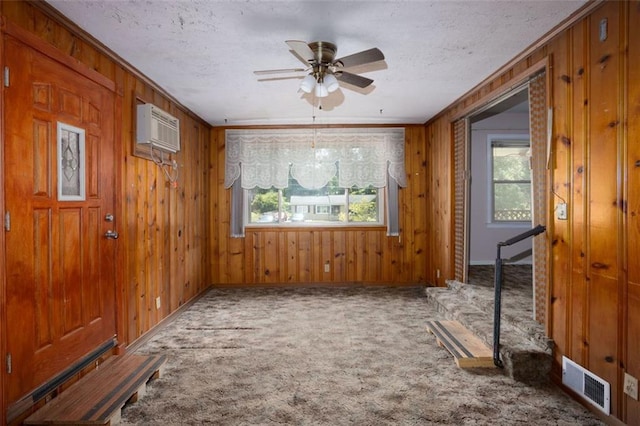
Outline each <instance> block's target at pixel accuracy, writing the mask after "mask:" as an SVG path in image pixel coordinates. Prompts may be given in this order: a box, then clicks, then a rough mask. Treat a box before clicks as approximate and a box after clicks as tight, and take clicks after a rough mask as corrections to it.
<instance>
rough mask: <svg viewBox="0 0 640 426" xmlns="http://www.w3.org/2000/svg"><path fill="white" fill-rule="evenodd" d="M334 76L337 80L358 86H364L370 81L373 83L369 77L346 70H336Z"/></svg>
mask: <svg viewBox="0 0 640 426" xmlns="http://www.w3.org/2000/svg"><path fill="white" fill-rule="evenodd" d="M336 78H337V79H338V80H339V81H342V82H344V83H348V84H352V85H354V86H357V87H360V88H365V87H367V86H369V85H370V84H371V83H373V80H371V79H370V78H367V77H363V76H361V75H358V74H352V73H350V72H346V71H341V72H336Z"/></svg>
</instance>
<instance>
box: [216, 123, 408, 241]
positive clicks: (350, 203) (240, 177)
mask: <svg viewBox="0 0 640 426" xmlns="http://www.w3.org/2000/svg"><path fill="white" fill-rule="evenodd" d="M225 151H226V152H225V160H226V162H225V187H227V188H231V190H232V192H231V207H232V208H231V211H232V213H231V234H232V236H235V237H242V236H244V226H245V225H255V224H260V225H261V226H265V225H266V226H287V225H289V226H291V225H304V226H344V225H374V226H379V225H382V224H385V223H386V224H387V234H388V235H399V224H398V187H404V186H406V173H405V170H404V129H397V128H375V129H365V128H343V129H337V128H329V129H265V130H253V129H251V130H235V129H233V130H231V129H230V130H227V131H226V146H225ZM385 200H387V202H386V203H385ZM385 207H386V215H385V210H383V208H385Z"/></svg>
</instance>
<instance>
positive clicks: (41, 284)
mask: <svg viewBox="0 0 640 426" xmlns="http://www.w3.org/2000/svg"><path fill="white" fill-rule="evenodd" d="M51 225H52V224H51V209H49V208H43V209H36V210H35V211H34V214H33V236H34V241H33V247H34V249H35V250H34V253H33V265H34V268H33V280H34V285H35V301H36V312H35V328H36V329H35V339H36V342H35V348H36V349H41V348H43V347H45V346H46V345H49V344H51V343H52V342H53V330H52V327H53V324H54V321H53V316H54V312H53V309H52V303H51V302H50V300H51V298H52V297H54V293H53V290H54V289H53V274H52V271H51V268H52V266H53V264H52V258H51V251H52V247H51V244H52V241H51V232H50V231H49V230H50V229H51Z"/></svg>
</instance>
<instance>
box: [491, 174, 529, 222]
mask: <svg viewBox="0 0 640 426" xmlns="http://www.w3.org/2000/svg"><path fill="white" fill-rule="evenodd" d="M493 191H494V192H493V193H494V209H493V220H495V221H530V220H531V183H495V184H494V186H493Z"/></svg>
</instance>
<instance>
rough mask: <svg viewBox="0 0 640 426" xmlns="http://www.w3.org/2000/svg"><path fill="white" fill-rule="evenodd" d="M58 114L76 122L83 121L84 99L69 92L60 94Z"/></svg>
mask: <svg viewBox="0 0 640 426" xmlns="http://www.w3.org/2000/svg"><path fill="white" fill-rule="evenodd" d="M58 112H60V114H62V115H63V116H66V117H68V118H71V119H72V120H75V121H82V98H81V97H80V96H78V95H77V94H75V93H72V92H70V91H68V90H63V89H61V90H60V91H59V92H58Z"/></svg>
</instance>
